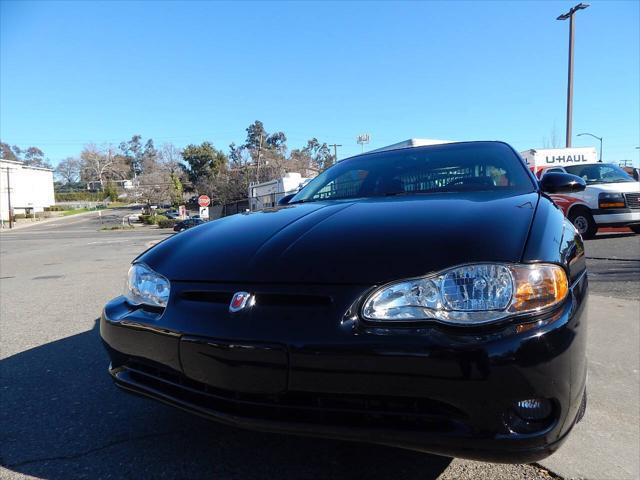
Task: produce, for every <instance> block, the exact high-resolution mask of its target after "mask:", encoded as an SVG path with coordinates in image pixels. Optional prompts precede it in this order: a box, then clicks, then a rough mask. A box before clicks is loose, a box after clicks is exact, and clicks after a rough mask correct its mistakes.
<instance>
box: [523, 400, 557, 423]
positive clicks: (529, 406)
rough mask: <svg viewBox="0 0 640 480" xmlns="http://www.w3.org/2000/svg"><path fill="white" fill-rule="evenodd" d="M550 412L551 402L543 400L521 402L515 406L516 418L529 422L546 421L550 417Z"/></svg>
mask: <svg viewBox="0 0 640 480" xmlns="http://www.w3.org/2000/svg"><path fill="white" fill-rule="evenodd" d="M551 410H552V409H551V402H550V401H549V400H546V399H544V398H531V399H529V400H521V401H519V402H518V403H516V406H515V411H516V413H517V414H518V416H519V417H520V418H522V419H523V420H527V421H530V422H539V421H541V420H546V419H547V418H549V416H551Z"/></svg>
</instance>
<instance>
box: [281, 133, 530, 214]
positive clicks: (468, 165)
mask: <svg viewBox="0 0 640 480" xmlns="http://www.w3.org/2000/svg"><path fill="white" fill-rule="evenodd" d="M534 189H535V187H534V184H533V182H532V179H531V177H530V175H529V173H528V172H527V170H526V167H525V166H524V164H523V163H522V161H521V160H520V159H519V158H518V156H517V155H516V154H515V153H514V152H513V150H512V149H511V148H510V147H509V146H507V145H506V144H503V143H499V142H469V143H456V144H445V145H437V146H428V147H415V148H405V149H401V150H393V151H387V152H379V153H370V154H367V155H361V156H357V157H353V158H351V159H348V160H344V161H343V162H340V163H338V164H336V165H334V166H333V167H331V168H329V169H327V170H325V171H324V172H323V173H321V174H320V175H318V176H317V177H316V178H315V179H313V180H312V181H311V182H310V183H309V184H308V185H307V186H305V187H304V188H303V189H302V190H301V191H300V192H298V194H297V195H296V196H295V197H293V198H292V199H291V201H290V202H289V203H300V202H313V201H320V200H338V199H348V198H364V197H380V196H392V195H403V194H404V195H411V194H423V193H438V192H468V191H487V190H490V191H504V192H509V193H513V192H522V193H525V192H531V191H534Z"/></svg>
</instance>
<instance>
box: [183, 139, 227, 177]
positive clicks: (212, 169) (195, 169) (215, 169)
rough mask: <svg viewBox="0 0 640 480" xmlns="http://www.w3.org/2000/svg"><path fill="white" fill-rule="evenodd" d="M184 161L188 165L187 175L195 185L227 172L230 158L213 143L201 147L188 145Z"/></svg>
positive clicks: (184, 153)
mask: <svg viewBox="0 0 640 480" xmlns="http://www.w3.org/2000/svg"><path fill="white" fill-rule="evenodd" d="M182 159H183V160H184V161H185V162H186V164H187V174H188V176H189V180H190V181H191V183H192V184H193V185H195V184H196V183H198V182H199V181H201V180H203V179H207V178H209V177H212V176H216V175H217V174H219V173H220V172H221V171H223V170H225V169H226V167H227V163H228V158H227V156H226V155H225V154H224V152H222V151H221V150H218V149H216V148H215V147H214V146H213V144H212V143H211V142H203V143H202V144H200V145H193V144H191V145H187V146H186V147H185V148H184V150H183V151H182Z"/></svg>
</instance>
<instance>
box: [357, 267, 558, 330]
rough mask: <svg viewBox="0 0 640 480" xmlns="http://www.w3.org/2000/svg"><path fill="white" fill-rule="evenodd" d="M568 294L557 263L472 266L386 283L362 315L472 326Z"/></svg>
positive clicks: (530, 309)
mask: <svg viewBox="0 0 640 480" xmlns="http://www.w3.org/2000/svg"><path fill="white" fill-rule="evenodd" d="M568 291H569V287H568V283H567V276H566V274H565V271H564V269H563V268H562V267H560V266H558V265H551V264H534V265H512V264H488V263H483V264H473V265H465V266H461V267H455V268H451V269H448V270H444V271H442V272H438V273H435V274H433V275H428V276H425V277H419V278H412V279H407V280H402V281H398V282H393V283H390V284H387V285H384V286H382V287H380V288H378V289H376V290H375V291H374V292H373V293H371V294H370V295H369V296H368V297H367V299H366V300H365V302H364V304H363V306H362V310H361V313H362V316H363V317H364V318H365V319H366V320H370V321H376V322H412V321H421V320H436V321H440V322H443V323H451V324H457V325H472V324H481V323H488V322H493V321H496V320H500V319H502V318H505V317H508V316H512V315H517V314H520V313H527V312H538V311H541V310H545V309H548V308H550V307H553V306H554V305H557V304H558V303H560V302H561V301H562V300H564V298H565V297H566V296H567V293H568Z"/></svg>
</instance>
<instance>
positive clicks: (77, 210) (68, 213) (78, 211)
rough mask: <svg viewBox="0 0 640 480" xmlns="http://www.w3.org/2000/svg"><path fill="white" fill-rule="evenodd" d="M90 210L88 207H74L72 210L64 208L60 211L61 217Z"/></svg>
mask: <svg viewBox="0 0 640 480" xmlns="http://www.w3.org/2000/svg"><path fill="white" fill-rule="evenodd" d="M90 211H91V210H90V209H88V208H74V209H73V210H65V211H64V212H62V216H63V217H68V216H69V215H75V214H76V213H84V212H90Z"/></svg>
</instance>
